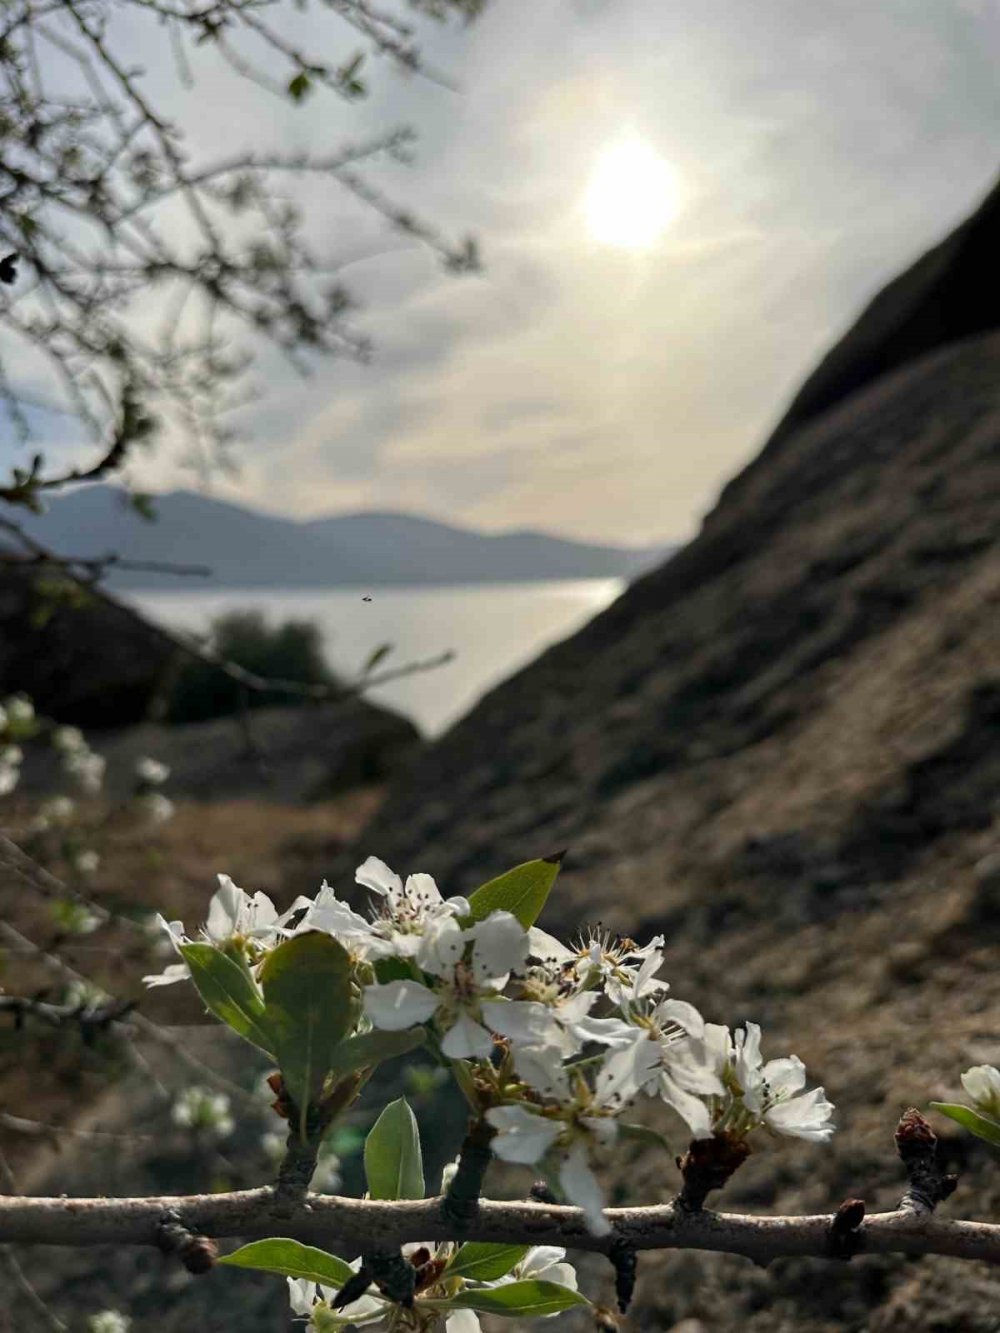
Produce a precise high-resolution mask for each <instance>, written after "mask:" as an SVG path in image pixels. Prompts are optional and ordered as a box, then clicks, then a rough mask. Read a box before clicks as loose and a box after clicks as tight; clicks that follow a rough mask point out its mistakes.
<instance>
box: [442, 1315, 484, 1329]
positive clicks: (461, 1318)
mask: <svg viewBox="0 0 1000 1333" xmlns="http://www.w3.org/2000/svg"><path fill="white" fill-rule="evenodd" d="M482 1327H483V1326H482V1324H481V1323H480V1322H479V1316H478V1315H477V1314H476V1312H475V1311H474V1310H450V1311H449V1312H448V1314H447V1315H446V1316H445V1321H444V1330H445V1333H481V1331H482Z"/></svg>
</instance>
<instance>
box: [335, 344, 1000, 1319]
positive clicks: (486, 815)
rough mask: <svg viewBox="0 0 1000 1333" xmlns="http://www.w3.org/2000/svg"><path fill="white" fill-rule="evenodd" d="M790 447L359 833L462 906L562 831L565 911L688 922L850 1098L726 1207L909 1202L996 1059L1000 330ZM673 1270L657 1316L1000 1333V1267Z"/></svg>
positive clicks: (839, 413)
mask: <svg viewBox="0 0 1000 1333" xmlns="http://www.w3.org/2000/svg"><path fill="white" fill-rule="evenodd" d="M766 460H767V461H766V464H765V463H761V464H758V465H757V466H755V467H751V468H750V469H749V470H748V471H747V473H746V474H744V476H743V477H742V478H740V479H739V481H738V482H737V483H736V484H735V485H733V486H731V487H730V488H729V490H728V492H727V494H726V495H725V496H724V497H723V500H722V502H721V503H720V504H719V506H718V508H717V509H716V510H715V512H714V513H712V514H711V516H710V517H709V519H708V520H707V522H706V523H705V526H704V530H703V531H702V533H701V535H700V536H699V537H698V538H697V540H696V541H694V542H693V543H692V544H691V545H690V546H689V547H688V548H687V549H685V550H684V551H682V552H681V553H680V554H679V555H677V556H676V557H675V558H674V559H673V560H671V561H670V562H669V563H667V564H666V565H665V566H663V567H662V568H661V569H659V570H657V571H656V572H655V573H653V574H650V575H648V576H647V577H646V578H644V579H643V580H641V581H640V582H639V583H637V584H635V585H633V587H631V588H630V589H629V590H628V591H627V592H626V593H625V594H624V596H623V597H622V598H621V599H620V600H619V601H618V602H617V603H615V604H614V605H613V606H612V607H611V608H610V609H609V610H608V611H606V612H605V613H604V614H603V615H601V616H599V617H598V618H597V619H596V620H594V621H593V622H592V623H591V624H589V625H588V626H587V627H586V628H585V629H583V630H582V631H581V632H580V633H579V634H577V635H575V636H574V637H573V638H572V639H570V640H568V641H566V642H564V643H562V644H560V645H558V646H557V647H554V648H552V649H551V650H550V651H548V652H547V653H546V654H544V656H543V657H541V658H540V659H539V660H538V661H537V662H535V663H534V664H533V665H532V666H530V667H529V668H527V669H526V670H525V671H523V672H521V673H520V674H519V675H518V676H516V677H514V678H513V679H511V680H509V681H508V682H506V683H505V684H504V685H502V686H501V687H499V688H498V689H496V690H495V691H493V692H492V693H491V694H490V695H489V696H488V697H487V698H485V699H484V700H483V701H482V703H481V704H480V705H479V706H478V707H477V708H476V709H475V710H474V711H473V712H472V713H471V714H470V715H469V716H468V717H466V718H465V719H464V721H462V722H461V723H460V724H459V725H457V726H456V727H455V728H454V729H453V730H452V731H451V732H450V733H449V734H448V735H447V736H446V737H444V738H443V739H442V740H441V741H440V742H438V743H437V744H436V745H435V746H433V747H432V748H430V749H429V750H428V751H426V752H425V753H424V754H423V756H422V757H421V758H420V759H419V760H418V761H417V763H416V766H415V768H414V770H413V772H412V773H411V774H410V776H409V777H408V778H407V779H406V780H404V781H403V782H402V783H400V784H399V785H397V787H396V790H395V791H394V793H392V794H391V795H390V798H389V800H388V801H387V803H386V804H385V806H384V807H383V808H382V810H381V811H380V813H379V815H378V816H377V818H376V820H375V821H374V823H373V824H372V825H371V826H370V827H369V828H368V829H367V830H366V832H365V835H364V838H363V841H362V844H361V845H360V846H359V847H358V848H357V851H358V852H361V851H363V852H365V853H367V852H377V853H378V854H379V855H380V856H383V857H384V858H385V859H387V860H388V861H389V862H390V863H391V864H394V865H396V866H398V867H399V868H400V869H410V870H415V869H421V870H428V871H431V872H434V873H436V874H437V875H439V876H440V877H441V878H442V880H443V881H445V882H446V883H447V886H448V889H449V891H450V892H463V891H466V890H468V889H470V888H472V887H474V885H475V884H476V883H477V882H478V881H479V880H481V879H482V878H485V877H486V876H487V875H488V874H490V873H493V872H495V871H497V870H498V869H502V868H504V867H505V866H507V865H510V864H513V863H514V862H517V861H520V860H523V859H525V858H527V857H529V856H534V855H538V854H545V853H549V852H552V851H555V850H556V849H557V848H560V847H563V846H568V847H569V848H570V852H569V855H568V857H567V861H566V866H565V871H564V875H563V878H562V879H561V881H560V884H559V886H558V890H559V891H558V895H557V898H556V901H555V902H553V903H552V905H551V907H550V911H549V919H550V922H551V923H552V924H558V925H560V926H561V927H563V928H564V929H572V928H573V926H574V925H577V924H579V923H580V922H581V921H583V920H593V919H595V918H601V919H603V921H604V922H605V923H606V924H608V925H611V926H612V927H614V928H616V929H620V930H623V931H627V932H628V933H629V934H638V935H640V936H641V937H645V936H647V935H649V934H651V933H653V932H663V933H664V934H665V935H666V937H667V944H668V957H667V969H666V975H667V976H668V977H670V978H671V979H672V981H673V985H674V990H675V992H676V993H677V994H679V995H682V996H685V997H688V998H691V999H692V1000H694V1001H696V1002H697V1003H699V1004H700V1005H701V1006H702V1007H703V1009H704V1010H705V1012H706V1013H707V1014H708V1015H710V1016H711V1017H713V1018H715V1019H717V1020H723V1021H729V1022H738V1021H741V1020H743V1019H746V1018H752V1019H756V1020H758V1021H760V1022H762V1023H763V1024H764V1027H765V1032H766V1033H770V1034H771V1036H770V1049H771V1050H772V1051H773V1052H775V1053H780V1051H781V1049H782V1048H786V1049H787V1048H788V1047H789V1046H790V1048H791V1049H793V1050H795V1051H797V1052H798V1053H799V1054H800V1055H801V1056H802V1057H803V1059H805V1061H806V1063H807V1065H808V1066H809V1067H810V1069H811V1071H812V1073H813V1075H814V1077H815V1078H816V1079H817V1080H818V1081H822V1082H824V1083H825V1084H826V1087H827V1091H828V1093H829V1095H830V1096H831V1098H832V1100H833V1101H834V1102H835V1103H837V1105H838V1108H839V1121H840V1125H841V1129H840V1133H839V1135H838V1137H837V1145H836V1147H835V1150H834V1151H833V1152H828V1151H823V1150H817V1149H815V1148H809V1147H805V1146H802V1147H796V1146H794V1145H792V1146H789V1145H788V1144H780V1145H776V1146H774V1147H773V1148H772V1149H770V1150H769V1151H767V1152H766V1153H762V1154H761V1155H760V1156H759V1158H756V1159H754V1160H753V1161H752V1162H751V1163H750V1165H749V1166H748V1167H747V1168H746V1169H745V1171H744V1172H743V1173H742V1175H743V1178H742V1179H741V1180H740V1179H738V1180H737V1181H736V1182H734V1184H733V1186H732V1188H731V1189H730V1190H729V1191H728V1192H727V1203H728V1204H729V1205H730V1206H737V1207H749V1208H768V1209H775V1210H785V1209H789V1210H791V1209H798V1210H806V1211H813V1210H820V1209H823V1208H829V1207H830V1206H832V1205H835V1204H836V1203H837V1202H838V1201H839V1200H840V1199H841V1198H842V1197H844V1196H845V1194H848V1193H850V1194H852V1195H863V1196H865V1197H866V1198H867V1199H868V1200H869V1204H870V1206H881V1205H886V1204H889V1203H890V1202H891V1201H892V1199H893V1195H894V1193H895V1194H898V1191H899V1171H898V1168H897V1166H896V1164H895V1163H894V1161H893V1155H892V1147H891V1134H892V1129H893V1126H894V1123H895V1119H896V1117H897V1116H898V1114H899V1112H900V1110H901V1109H903V1108H904V1107H905V1106H906V1105H908V1104H911V1103H914V1102H916V1103H918V1104H926V1102H927V1100H928V1099H929V1098H931V1097H933V1096H940V1095H942V1094H946V1093H954V1091H955V1089H956V1087H957V1076H958V1073H959V1071H960V1070H961V1069H963V1068H965V1067H966V1066H967V1065H968V1064H970V1063H973V1062H977V1061H980V1060H984V1059H988V1060H991V1061H997V1060H1000V968H998V967H997V960H998V956H1000V868H998V862H997V860H996V859H992V860H991V859H990V856H991V853H992V852H993V851H994V849H995V847H996V844H997V833H998V831H1000V665H998V664H1000V617H998V611H1000V550H998V537H1000V335H997V334H993V335H988V336H984V337H980V338H978V339H975V340H971V341H966V342H963V343H960V344H958V345H954V346H950V347H947V348H944V349H941V350H938V351H935V352H932V353H930V354H929V355H926V356H924V357H922V358H920V359H918V360H916V361H914V362H912V363H910V364H907V365H905V366H904V367H901V368H900V369H898V370H896V371H895V372H894V373H892V374H890V375H888V376H884V377H882V378H880V379H879V380H877V381H876V382H874V383H873V384H871V385H870V386H869V387H867V388H866V389H864V390H863V391H861V392H859V393H857V394H855V395H853V396H850V397H848V398H846V399H845V400H844V401H842V402H841V403H840V404H839V405H838V406H837V407H836V408H835V409H834V410H832V411H830V412H828V413H826V414H825V415H822V416H820V417H818V418H816V419H815V420H814V421H813V422H812V423H811V424H809V425H807V426H805V427H804V428H803V429H801V430H800V431H799V432H797V433H796V434H795V435H794V436H791V437H789V438H788V439H786V440H785V441H784V443H783V445H782V447H781V448H780V449H776V450H772V451H770V452H769V453H768V454H767V455H766ZM347 869H348V864H347V863H346V862H345V864H344V870H345V871H346V870H347ZM947 1137H948V1141H949V1143H950V1144H951V1145H953V1151H954V1152H955V1153H956V1154H962V1155H965V1156H966V1157H967V1163H966V1166H967V1171H966V1177H965V1181H964V1183H963V1186H962V1187H961V1189H960V1190H959V1193H958V1194H957V1195H956V1196H955V1198H954V1200H953V1201H952V1202H951V1203H950V1204H949V1205H948V1207H949V1210H950V1211H951V1212H952V1214H953V1215H960V1214H965V1215H971V1216H977V1215H978V1216H993V1217H1000V1162H998V1161H997V1160H996V1159H995V1158H994V1159H993V1161H992V1162H989V1161H988V1160H987V1157H988V1153H987V1152H986V1151H985V1150H984V1151H982V1152H980V1151H979V1150H978V1148H977V1146H976V1145H975V1144H971V1143H969V1142H968V1141H967V1140H965V1139H963V1138H962V1137H961V1136H958V1135H954V1136H951V1135H947ZM632 1180H634V1181H635V1182H636V1183H634V1184H633V1183H631V1181H628V1182H627V1183H626V1185H625V1187H624V1195H625V1197H627V1198H628V1199H629V1200H630V1201H638V1200H639V1199H646V1200H651V1199H662V1198H665V1197H669V1195H670V1193H671V1192H672V1191H673V1189H674V1188H675V1184H676V1181H675V1175H674V1172H673V1169H672V1167H671V1165H670V1164H669V1162H668V1161H666V1160H664V1159H662V1158H661V1159H660V1160H659V1161H655V1160H648V1161H644V1162H643V1163H642V1164H640V1165H637V1166H636V1168H635V1172H634V1175H633V1176H632ZM639 1182H641V1184H640V1183H639ZM645 1270H646V1275H645V1280H644V1281H643V1282H642V1284H641V1288H640V1290H641V1297H640V1305H639V1307H638V1309H637V1312H636V1315H635V1316H634V1320H633V1322H632V1324H631V1325H630V1326H631V1327H636V1328H643V1329H645V1328H670V1327H672V1326H673V1325H674V1324H675V1323H677V1324H678V1333H680V1329H681V1328H683V1330H684V1333H699V1331H700V1330H706V1331H707V1330H713V1333H714V1331H715V1330H719V1331H720V1333H722V1331H724V1330H725V1331H728V1330H736V1329H741V1330H747V1329H750V1330H764V1329H766V1330H768V1333H775V1330H786V1329H787V1330H793V1329H794V1330H817V1331H818V1330H834V1329H838V1330H839V1329H862V1328H872V1329H877V1330H890V1329H891V1330H896V1329H904V1328H906V1329H912V1330H931V1329H945V1328H947V1329H949V1330H952V1329H953V1330H969V1333H973V1331H975V1333H995V1329H996V1326H997V1317H998V1313H997V1312H998V1311H1000V1281H998V1280H997V1278H996V1276H995V1274H994V1275H993V1276H992V1277H990V1276H989V1275H987V1274H986V1273H982V1274H973V1273H972V1272H970V1271H969V1270H968V1269H967V1268H961V1267H960V1266H958V1265H957V1264H954V1263H947V1262H944V1261H942V1262H939V1263H935V1262H925V1263H922V1264H919V1265H918V1264H912V1265H908V1264H905V1263H903V1262H902V1261H899V1262H895V1263H885V1264H876V1263H874V1262H872V1261H866V1262H864V1263H859V1264H855V1265H852V1266H851V1267H850V1268H849V1269H848V1268H847V1267H846V1266H845V1267H844V1268H840V1269H835V1268H833V1267H831V1266H830V1265H822V1264H807V1263H789V1264H781V1265H775V1266H774V1268H773V1269H772V1270H771V1271H769V1272H768V1273H763V1272H758V1271H756V1270H754V1271H748V1266H746V1265H744V1264H743V1263H741V1262H739V1261H735V1260H734V1261H731V1262H727V1261H726V1260H720V1259H717V1258H699V1257H692V1256H680V1257H673V1258H663V1259H660V1260H655V1261H649V1262H647V1263H646V1264H645ZM685 1319H687V1320H695V1321H699V1322H696V1323H693V1324H692V1323H683V1324H681V1323H680V1321H682V1320H685Z"/></svg>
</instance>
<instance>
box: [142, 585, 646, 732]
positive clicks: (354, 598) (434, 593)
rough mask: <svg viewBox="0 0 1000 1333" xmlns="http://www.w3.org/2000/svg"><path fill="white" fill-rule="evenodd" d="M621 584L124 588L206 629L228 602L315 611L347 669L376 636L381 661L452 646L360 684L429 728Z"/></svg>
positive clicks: (166, 617) (350, 671)
mask: <svg viewBox="0 0 1000 1333" xmlns="http://www.w3.org/2000/svg"><path fill="white" fill-rule="evenodd" d="M624 586H625V583H624V580H622V579H573V580H559V581H554V582H548V583H510V584H507V583H504V584H489V585H483V584H476V585H474V586H471V585H470V586H457V587H433V588H430V587H424V588H421V587H405V588H403V587H395V588H393V587H383V588H343V587H341V588H329V589H316V588H308V589H298V588H297V589H290V590H288V591H282V590H280V589H273V588H256V589H255V588H251V589H246V588H240V589H225V588H218V589H201V590H198V589H185V590H184V591H183V592H159V591H155V592H154V591H148V590H145V589H144V590H142V591H134V592H130V593H128V594H127V595H128V597H129V598H130V599H131V600H132V601H134V602H135V603H137V604H138V605H139V606H140V607H141V608H142V610H143V611H144V612H145V613H146V614H148V615H149V616H150V617H152V618H153V619H154V620H158V621H160V622H161V623H163V624H165V625H169V626H171V627H173V628H178V629H186V630H204V629H205V628H207V626H208V624H209V622H210V621H211V620H212V619H214V618H215V617H216V616H218V615H221V614H222V613H224V612H226V611H243V610H249V609H259V610H262V611H263V612H264V613H265V614H266V615H267V616H268V618H269V619H271V620H272V621H275V620H282V619H302V620H311V621H314V622H315V623H316V624H317V625H319V627H320V630H321V631H322V634H323V643H324V648H325V650H326V654H327V658H328V660H329V661H330V663H331V665H332V666H333V667H334V669H335V670H337V671H339V672H341V673H342V674H343V675H344V676H345V677H347V678H350V677H352V676H354V675H356V674H357V673H358V671H359V670H360V668H361V667H362V665H363V664H364V662H365V661H366V659H367V658H368V656H369V655H370V654H371V652H372V651H373V650H374V649H375V648H377V647H378V646H379V644H382V643H391V644H392V645H393V651H392V654H391V655H390V656H389V657H387V658H385V659H384V661H383V662H382V663H381V665H380V666H379V668H378V670H380V671H381V670H386V669H388V668H390V667H392V666H401V665H403V664H404V663H407V662H411V661H418V660H422V659H425V658H429V657H434V656H436V655H437V654H439V653H441V652H443V651H444V650H445V649H446V648H451V649H453V650H454V651H455V654H456V657H455V660H454V661H452V662H449V663H448V664H447V665H446V666H443V667H438V668H436V669H435V670H433V671H429V672H425V673H422V674H419V675H414V676H409V677H406V678H403V679H400V680H396V681H391V682H387V683H386V684H385V685H382V686H379V687H377V688H373V689H372V690H370V691H369V692H368V697H369V698H371V699H372V700H374V701H375V702H378V703H384V704H386V705H388V706H389V707H390V708H395V709H397V710H398V711H399V712H402V713H405V714H407V715H408V716H409V717H411V718H413V720H414V721H415V722H416V724H417V726H418V727H420V729H421V731H423V732H424V734H425V735H428V736H435V735H438V734H440V733H441V732H442V731H444V730H445V728H446V727H448V726H450V724H451V723H452V722H454V721H455V720H456V719H457V718H459V717H461V716H462V714H463V713H466V712H468V710H469V709H470V708H471V707H472V705H473V704H474V703H475V702H476V700H477V699H478V698H479V697H480V695H481V694H483V692H484V691H486V690H488V689H490V688H492V686H494V685H496V684H498V683H499V682H500V681H501V680H503V679H504V678H505V677H507V676H509V675H511V674H512V673H513V672H514V671H516V670H517V669H518V668H519V667H521V666H524V665H525V664H526V663H527V662H530V661H531V659H532V658H534V657H537V656H538V654H539V653H540V652H541V651H542V650H543V649H544V648H547V647H548V646H549V645H550V644H552V643H555V642H557V641H558V640H559V639H564V638H565V637H566V636H567V635H569V634H572V633H573V631H574V630H576V629H579V628H580V626H581V625H583V624H585V623H586V622H587V621H588V620H590V619H591V618H592V617H593V616H595V615H596V614H597V613H598V612H599V611H602V610H603V609H604V607H606V606H607V605H608V604H609V603H610V602H612V601H614V599H615V598H616V597H617V596H618V594H619V593H620V592H621V591H622V590H623V589H624ZM369 598H370V599H371V600H367V599H369Z"/></svg>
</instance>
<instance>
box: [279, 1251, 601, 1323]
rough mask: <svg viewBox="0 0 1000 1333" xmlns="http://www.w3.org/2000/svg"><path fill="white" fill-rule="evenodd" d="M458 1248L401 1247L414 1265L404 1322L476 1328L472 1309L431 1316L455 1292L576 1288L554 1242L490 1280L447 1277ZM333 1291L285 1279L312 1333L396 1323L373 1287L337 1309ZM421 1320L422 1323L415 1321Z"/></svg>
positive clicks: (396, 1309) (395, 1316) (292, 1302)
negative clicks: (409, 1316) (548, 1285)
mask: <svg viewBox="0 0 1000 1333" xmlns="http://www.w3.org/2000/svg"><path fill="white" fill-rule="evenodd" d="M459 1248H460V1247H459V1246H457V1245H453V1244H451V1243H449V1242H445V1243H443V1244H439V1245H434V1244H430V1245H425V1244H415V1245H404V1246H403V1249H402V1252H403V1257H404V1258H405V1259H407V1260H408V1261H409V1262H410V1263H411V1264H412V1265H413V1266H414V1268H415V1270H416V1278H417V1283H418V1292H417V1298H416V1301H415V1302H414V1309H413V1318H414V1321H415V1322H414V1323H413V1324H411V1325H409V1326H410V1327H413V1328H421V1329H432V1328H433V1329H437V1328H440V1327H441V1324H440V1322H439V1320H440V1319H442V1318H443V1320H444V1333H481V1329H482V1325H481V1324H480V1322H479V1316H478V1315H477V1314H476V1313H475V1311H474V1310H468V1309H458V1310H446V1311H441V1313H440V1314H439V1315H437V1316H435V1312H436V1311H437V1310H439V1309H440V1307H441V1304H442V1303H443V1302H445V1301H447V1300H448V1299H449V1298H454V1296H455V1295H456V1294H458V1293H464V1292H469V1291H476V1290H480V1291H482V1290H487V1289H497V1288H502V1287H505V1286H510V1285H511V1284H512V1283H515V1282H532V1281H541V1282H554V1283H558V1284H559V1286H561V1287H567V1288H568V1289H569V1290H570V1291H576V1290H577V1279H576V1271H575V1269H574V1268H573V1265H572V1264H569V1263H566V1251H565V1250H564V1249H561V1248H559V1247H558V1246H555V1245H538V1246H535V1247H534V1248H533V1249H529V1250H528V1252H527V1253H526V1254H525V1256H524V1258H523V1259H521V1261H520V1262H519V1263H518V1264H516V1265H515V1266H514V1267H513V1268H511V1270H510V1271H509V1272H508V1273H505V1274H504V1276H503V1277H501V1278H498V1279H496V1280H495V1281H492V1282H485V1281H479V1282H470V1281H466V1280H464V1279H462V1278H461V1277H458V1278H455V1279H450V1276H449V1272H448V1262H449V1260H451V1259H453V1258H454V1256H455V1254H456V1252H457V1251H458V1249H459ZM350 1267H351V1268H352V1269H353V1270H354V1271H355V1272H357V1271H358V1269H359V1268H360V1267H361V1260H360V1259H355V1260H354V1261H353V1262H352V1263H351V1265H350ZM336 1295H337V1289H336V1288H335V1287H324V1286H322V1285H320V1284H318V1283H316V1282H310V1281H309V1279H308V1278H293V1277H290V1278H288V1300H289V1304H290V1305H291V1307H292V1312H293V1313H294V1314H297V1315H304V1316H305V1317H307V1318H308V1319H309V1322H310V1327H311V1328H314V1329H316V1330H317V1333H328V1331H329V1333H333V1331H334V1330H338V1329H343V1330H348V1331H349V1330H350V1329H352V1328H365V1329H368V1330H369V1333H383V1331H384V1333H389V1330H391V1329H398V1328H400V1327H401V1325H400V1324H399V1323H398V1314H399V1307H398V1306H396V1305H393V1303H392V1302H391V1301H389V1300H387V1299H386V1298H385V1297H384V1296H381V1295H379V1294H378V1292H377V1290H375V1289H371V1288H370V1289H369V1291H368V1292H367V1293H366V1294H365V1295H364V1296H361V1297H360V1298H359V1299H358V1300H356V1301H352V1302H351V1303H350V1304H349V1305H346V1306H344V1308H343V1309H342V1310H334V1309H332V1307H331V1304H330V1303H331V1302H332V1301H333V1300H334V1299H335V1298H336ZM435 1302H436V1304H434V1303H435ZM425 1303H426V1304H425ZM422 1306H423V1307H424V1308H421V1307H422ZM544 1317H545V1316H542V1318H544ZM421 1319H422V1321H423V1322H419V1323H418V1322H416V1321H418V1320H421ZM431 1321H433V1322H431Z"/></svg>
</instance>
